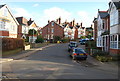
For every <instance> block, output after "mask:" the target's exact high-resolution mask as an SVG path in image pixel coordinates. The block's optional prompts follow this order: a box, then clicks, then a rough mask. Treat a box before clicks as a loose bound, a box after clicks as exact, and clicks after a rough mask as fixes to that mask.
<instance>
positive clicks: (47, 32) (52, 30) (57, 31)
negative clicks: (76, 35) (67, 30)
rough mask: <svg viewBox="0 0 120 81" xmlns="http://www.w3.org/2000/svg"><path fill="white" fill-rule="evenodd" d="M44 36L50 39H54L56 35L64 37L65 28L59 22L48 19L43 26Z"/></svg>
mask: <svg viewBox="0 0 120 81" xmlns="http://www.w3.org/2000/svg"><path fill="white" fill-rule="evenodd" d="M59 23H60V22H59ZM42 36H43V37H44V39H46V40H48V41H52V40H53V37H54V36H59V37H61V38H63V37H64V28H63V27H62V26H60V25H59V24H57V23H56V22H55V21H51V22H49V21H48V24H47V25H46V26H45V27H43V28H42Z"/></svg>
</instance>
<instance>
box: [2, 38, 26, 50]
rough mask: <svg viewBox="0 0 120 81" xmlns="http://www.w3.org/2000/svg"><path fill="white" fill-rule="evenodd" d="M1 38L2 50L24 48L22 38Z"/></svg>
mask: <svg viewBox="0 0 120 81" xmlns="http://www.w3.org/2000/svg"><path fill="white" fill-rule="evenodd" d="M0 40H2V51H8V50H14V49H17V48H24V40H23V39H19V38H0Z"/></svg>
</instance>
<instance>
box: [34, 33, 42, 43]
mask: <svg viewBox="0 0 120 81" xmlns="http://www.w3.org/2000/svg"><path fill="white" fill-rule="evenodd" d="M43 42H44V38H43V37H42V36H41V35H39V36H37V39H36V40H35V43H43Z"/></svg>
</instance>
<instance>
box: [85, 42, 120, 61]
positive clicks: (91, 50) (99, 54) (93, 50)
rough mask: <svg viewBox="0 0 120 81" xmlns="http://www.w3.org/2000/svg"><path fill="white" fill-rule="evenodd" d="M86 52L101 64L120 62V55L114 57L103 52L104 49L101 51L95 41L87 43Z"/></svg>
mask: <svg viewBox="0 0 120 81" xmlns="http://www.w3.org/2000/svg"><path fill="white" fill-rule="evenodd" d="M85 48H86V52H87V53H88V54H89V55H90V56H92V57H94V58H95V59H97V60H99V61H101V62H110V61H119V60H120V54H117V55H116V56H115V55H112V54H110V53H109V52H106V51H102V49H99V48H97V47H96V42H95V41H87V43H86V45H85Z"/></svg>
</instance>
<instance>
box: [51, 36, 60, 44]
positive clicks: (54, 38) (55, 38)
mask: <svg viewBox="0 0 120 81" xmlns="http://www.w3.org/2000/svg"><path fill="white" fill-rule="evenodd" d="M53 40H54V42H55V43H56V42H57V41H61V37H60V36H54V37H53Z"/></svg>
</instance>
